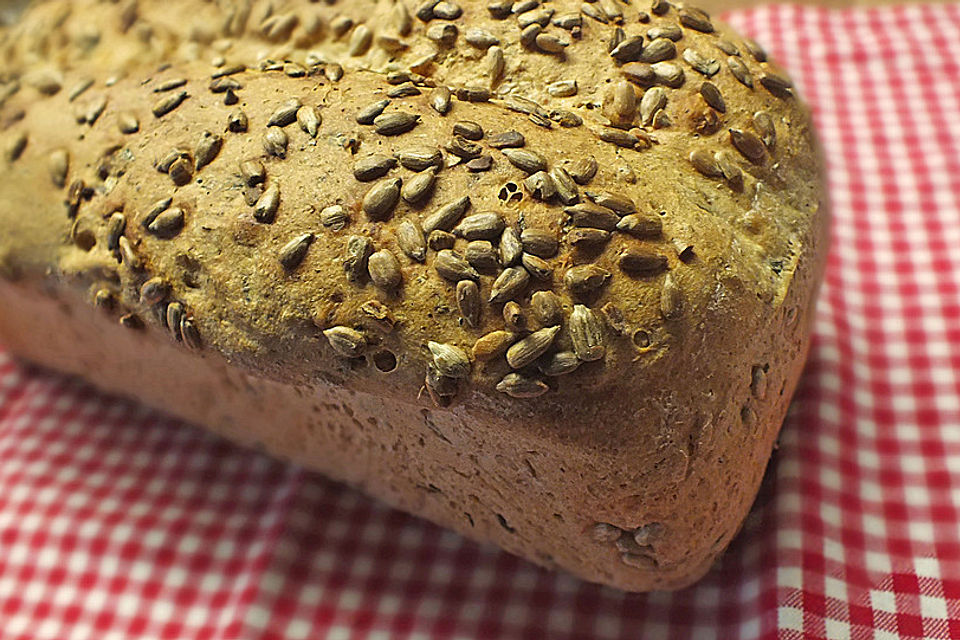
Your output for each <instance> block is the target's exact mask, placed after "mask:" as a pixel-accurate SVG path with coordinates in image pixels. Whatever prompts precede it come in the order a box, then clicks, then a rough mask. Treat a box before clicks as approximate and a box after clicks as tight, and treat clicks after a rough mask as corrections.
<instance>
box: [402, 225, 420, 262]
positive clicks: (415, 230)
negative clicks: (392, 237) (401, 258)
mask: <svg viewBox="0 0 960 640" xmlns="http://www.w3.org/2000/svg"><path fill="white" fill-rule="evenodd" d="M396 235H397V246H399V247H400V250H401V251H403V253H404V255H406V256H407V257H408V258H410V259H411V260H414V261H416V262H423V261H424V260H425V259H426V256H427V240H426V238H425V237H424V235H423V229H421V228H420V225H418V224H417V223H415V222H411V221H410V220H402V221H401V222H400V224H398V225H397V231H396Z"/></svg>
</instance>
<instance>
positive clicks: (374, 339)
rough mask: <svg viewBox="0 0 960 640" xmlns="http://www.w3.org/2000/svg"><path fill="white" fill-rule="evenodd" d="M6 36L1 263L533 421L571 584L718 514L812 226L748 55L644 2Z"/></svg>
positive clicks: (365, 384)
mask: <svg viewBox="0 0 960 640" xmlns="http://www.w3.org/2000/svg"><path fill="white" fill-rule="evenodd" d="M521 5H530V6H529V7H526V6H521ZM520 9H526V10H520ZM181 20H183V21H186V22H185V23H186V24H189V25H191V27H190V28H189V29H187V30H186V31H184V29H183V28H182V24H183V23H182V22H180V23H178V21H181ZM0 51H3V52H5V53H6V62H5V63H4V64H5V67H4V68H3V71H2V73H0V143H2V148H3V152H4V158H3V159H2V162H3V171H4V175H3V178H2V183H0V190H2V193H3V197H4V199H5V201H7V202H8V203H9V205H8V206H7V207H6V208H5V209H4V210H3V211H0V225H2V227H3V228H4V230H5V233H4V235H3V237H2V238H0V274H2V275H3V276H4V277H6V278H7V279H9V280H11V281H19V282H21V283H35V284H36V283H39V284H36V286H38V287H39V288H42V289H43V290H47V291H50V290H53V291H56V290H57V289H58V288H61V289H64V290H66V289H69V290H70V291H72V292H75V294H77V295H80V296H82V297H84V298H85V299H86V300H88V301H89V303H91V304H92V305H95V306H97V307H100V308H102V309H103V311H104V314H103V315H102V317H104V318H110V319H112V321H113V322H116V323H118V324H119V325H121V326H122V327H126V328H129V329H130V330H131V331H134V332H138V333H140V334H142V335H143V336H145V337H146V339H149V340H155V339H157V338H158V337H160V336H166V337H164V339H168V340H172V341H173V342H174V343H177V344H179V345H180V348H182V349H186V350H190V351H191V352H192V353H194V354H195V355H194V356H192V357H196V358H213V359H216V360H222V361H223V362H225V363H228V364H229V366H231V367H236V368H239V369H241V370H244V371H249V372H251V373H255V374H257V375H260V376H262V377H264V378H265V379H268V380H270V381H272V383H275V384H281V385H292V386H295V387H296V386H302V387H304V388H310V386H311V385H318V384H322V385H327V386H331V387H335V388H343V389H348V390H353V391H355V392H361V393H369V394H373V395H375V396H377V397H380V398H389V399H393V400H399V401H401V402H403V403H406V404H408V405H413V406H418V407H423V408H425V409H424V410H427V411H430V412H434V413H437V414H442V415H451V416H455V417H456V419H458V420H463V421H466V422H469V421H475V422H477V423H484V424H486V425H487V428H490V429H496V430H498V431H499V432H500V433H503V434H509V435H510V437H513V438H516V439H517V441H519V442H523V441H524V440H525V439H530V440H535V441H536V442H537V443H538V445H539V446H542V447H546V448H550V449H551V450H552V451H553V453H554V455H556V456H558V459H561V458H564V457H565V458H566V459H568V460H569V461H570V465H571V467H572V468H576V469H578V474H579V475H580V481H581V482H582V483H584V486H581V487H575V488H571V487H570V486H564V487H563V488H562V489H561V488H558V487H561V485H564V484H566V485H569V484H570V480H569V479H565V478H562V477H558V478H556V479H555V483H551V484H550V487H551V488H552V489H553V490H552V491H551V489H546V488H545V489H542V491H543V492H544V494H546V493H550V494H552V495H553V496H554V498H555V499H556V500H557V501H558V503H564V504H567V505H573V504H577V503H582V504H585V505H586V508H585V509H584V512H583V513H581V514H579V516H577V517H571V518H570V519H569V520H568V521H565V524H564V525H563V528H564V530H565V531H567V530H569V531H574V530H575V531H576V532H577V533H576V534H575V535H573V534H564V535H567V538H563V536H560V537H561V538H563V539H564V544H566V545H573V546H576V544H577V542H576V540H578V539H583V540H589V541H590V544H592V545H599V546H598V550H597V553H599V554H601V556H603V557H606V556H605V555H603V554H612V557H613V558H615V559H617V560H616V562H618V563H619V564H617V569H616V572H615V573H611V572H610V570H609V569H604V568H602V567H601V566H600V565H598V564H597V563H596V560H595V558H594V559H583V560H580V561H578V560H577V559H576V558H575V557H567V558H565V559H564V560H563V561H562V562H560V563H559V564H560V565H561V566H565V567H566V568H568V569H571V570H573V571H575V572H577V573H579V574H580V575H584V576H585V577H588V578H589V579H593V580H600V581H607V582H612V583H616V584H621V585H627V586H629V587H630V588H649V587H645V586H644V585H655V584H661V585H662V584H663V580H662V579H661V580H659V582H658V580H657V578H656V576H657V575H658V574H659V575H661V577H662V575H663V574H664V572H669V573H670V574H671V575H676V576H681V577H682V576H684V575H687V574H685V573H684V571H685V567H688V566H689V567H696V568H697V570H702V569H703V568H704V567H705V566H707V564H708V562H709V559H710V558H712V557H714V556H715V555H716V554H717V553H719V552H720V551H721V550H722V548H723V547H724V546H725V545H726V543H727V542H728V541H729V539H730V538H731V537H732V535H733V534H734V533H735V530H736V526H738V525H739V522H740V521H741V520H742V517H743V515H744V514H745V513H746V509H747V507H748V506H749V502H750V500H752V497H753V495H754V494H755V491H756V487H757V485H758V483H759V479H760V476H761V475H762V469H763V466H764V465H765V461H766V458H767V456H768V455H769V451H770V447H771V446H772V442H773V439H774V438H775V436H776V432H777V429H778V426H779V424H780V421H781V420H782V418H783V414H784V412H785V410H786V403H787V401H788V400H789V396H790V393H791V392H792V388H793V386H794V385H795V383H796V378H797V376H798V375H799V370H800V367H801V366H802V362H803V357H804V353H805V348H806V343H807V319H808V317H809V313H810V310H809V305H810V304H811V301H812V300H813V298H814V294H815V290H816V283H817V281H818V279H819V275H820V270H821V269H822V263H823V252H824V233H825V226H826V225H825V213H824V210H823V203H822V200H821V198H822V188H821V183H820V175H819V171H820V168H819V159H818V157H817V154H816V150H815V143H814V141H813V136H812V132H811V124H810V119H809V115H808V114H807V112H806V110H805V108H804V107H803V106H802V104H800V102H799V101H798V99H797V97H796V96H795V94H794V90H793V88H792V86H791V84H790V81H789V79H788V78H787V77H786V76H785V75H784V74H783V73H782V71H780V70H779V69H778V68H777V67H776V66H775V65H773V64H772V63H771V62H769V61H768V60H767V58H766V54H765V53H764V52H763V50H762V49H761V48H760V47H759V46H758V45H757V44H756V43H753V42H751V41H749V40H744V39H743V38H740V37H739V36H737V35H736V34H734V33H733V32H731V31H730V30H729V29H727V28H726V27H725V26H724V25H721V24H719V23H716V22H714V21H712V20H711V19H710V18H709V17H708V16H707V15H706V14H704V13H703V12H701V11H698V10H696V9H694V8H688V7H678V6H674V5H670V4H668V3H666V2H655V3H654V4H653V5H652V6H650V7H649V8H647V9H645V10H641V9H640V8H639V7H638V6H637V5H622V4H619V3H614V2H597V3H584V4H581V3H574V2H545V3H542V4H541V3H539V2H529V3H521V2H516V3H510V2H503V3H500V2H492V3H463V4H462V5H457V4H454V3H447V2H439V3H437V2H426V3H422V4H419V5H417V6H413V5H412V4H404V3H401V2H386V1H381V2H377V3H373V2H351V3H346V2H342V3H318V4H312V3H311V4H307V3H293V2H291V3H283V2H274V3H259V2H257V3H243V2H238V3H235V4H231V3H216V4H214V3H199V4H197V3H181V2H177V1H173V2H169V3H163V4H162V5H161V4H160V3H144V2H140V3H137V2H125V3H98V2H85V1H76V2H60V1H53V2H48V3H42V4H40V5H38V6H37V7H35V8H34V9H33V10H32V11H31V12H29V13H28V14H27V15H26V16H25V17H24V19H23V20H22V22H20V23H18V24H17V25H14V26H12V27H10V28H8V29H6V30H5V31H3V32H0ZM748 336H749V341H747V337H748ZM625 415H626V416H627V417H626V419H625V417H624V416H625ZM561 453H562V455H561ZM504 455H505V456H512V455H516V454H511V453H510V452H505V453H504ZM734 460H742V461H743V460H749V461H750V462H749V464H740V465H737V464H731V463H732V462H733V461H734ZM307 462H308V463H309V461H307ZM718 465H720V467H718ZM751 465H752V466H751ZM718 468H720V469H721V472H720V473H718V472H717V469H718ZM711 474H712V475H711ZM531 490H534V489H531ZM559 494H562V495H559ZM464 499H466V497H464ZM711 502H712V505H711V504H710V503H711ZM684 504H688V505H690V504H694V505H697V509H691V511H693V512H694V513H693V515H691V514H687V513H683V505H684ZM724 510H726V512H724ZM431 517H433V518H434V519H437V520H439V521H441V522H444V523H445V524H449V523H448V522H447V520H446V519H445V516H444V515H442V514H441V515H431ZM731 523H733V524H732V525H731ZM486 537H487V538H491V537H492V538H494V539H496V541H497V542H498V543H499V544H502V545H504V546H506V547H507V548H511V544H510V543H509V540H501V539H497V538H496V536H494V535H493V534H488V535H487V536H486ZM708 537H710V539H709V540H708V539H707V538H708ZM714 538H716V539H714ZM631 541H632V542H631ZM558 544H559V543H558ZM513 546H514V547H516V545H513ZM547 546H550V545H549V544H547ZM518 552H519V553H522V554H523V555H526V556H527V557H532V556H534V555H535V554H534V553H532V552H531V551H530V549H528V548H526V547H521V548H519V550H518ZM557 555H563V554H560V552H558V551H557V549H553V550H552V551H551V556H557ZM566 555H568V556H569V555H570V554H566ZM588 555H589V554H588ZM534 559H535V560H536V558H534ZM540 561H542V559H540ZM578 562H579V563H580V565H581V566H578ZM591 563H592V564H591ZM601 564H602V563H601ZM587 565H589V569H588V568H586V566H587ZM625 571H626V572H627V573H626V574H623V572H625ZM624 575H626V576H631V577H624ZM690 575H692V574H690ZM677 580H679V581H680V582H682V580H681V579H679V578H678V579H677ZM674 582H676V581H671V582H670V584H673V583H674Z"/></svg>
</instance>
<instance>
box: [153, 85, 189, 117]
mask: <svg viewBox="0 0 960 640" xmlns="http://www.w3.org/2000/svg"><path fill="white" fill-rule="evenodd" d="M186 99H187V92H186V91H177V92H176V93H171V94H168V95H166V96H164V97H163V98H160V100H158V101H157V102H155V103H154V105H153V109H152V111H153V115H154V116H155V117H157V118H162V117H163V116H165V115H167V114H168V113H170V112H171V111H173V110H174V109H176V108H177V107H179V106H180V105H181V104H182V103H183V101H184V100H186Z"/></svg>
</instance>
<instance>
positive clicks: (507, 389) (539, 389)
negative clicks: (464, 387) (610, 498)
mask: <svg viewBox="0 0 960 640" xmlns="http://www.w3.org/2000/svg"><path fill="white" fill-rule="evenodd" d="M584 6H587V7H589V6H591V5H584ZM549 390H550V387H548V386H547V385H546V384H544V382H543V381H542V380H538V379H537V378H531V377H528V376H524V375H521V374H519V373H508V374H507V375H506V376H505V377H504V378H503V380H501V381H500V382H498V383H497V391H500V392H501V393H505V394H507V395H508V396H510V397H511V398H536V397H538V396H542V395H543V394H545V393H546V392H547V391H549Z"/></svg>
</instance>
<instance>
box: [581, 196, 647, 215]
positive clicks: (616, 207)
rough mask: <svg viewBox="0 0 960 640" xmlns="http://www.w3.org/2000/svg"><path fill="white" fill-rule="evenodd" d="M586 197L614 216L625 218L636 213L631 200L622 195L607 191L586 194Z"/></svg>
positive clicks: (635, 207) (635, 206) (634, 205)
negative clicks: (611, 212)
mask: <svg viewBox="0 0 960 640" xmlns="http://www.w3.org/2000/svg"><path fill="white" fill-rule="evenodd" d="M586 194H587V197H588V198H590V200H591V201H592V202H593V203H594V204H597V205H600V206H601V207H606V208H607V209H610V210H611V211H613V212H614V213H616V214H619V215H621V216H625V215H627V214H630V213H636V212H637V205H636V204H634V202H633V200H631V199H630V198H628V197H627V196H625V195H623V194H622V193H611V192H609V191H598V192H590V191H587V192H586Z"/></svg>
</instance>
